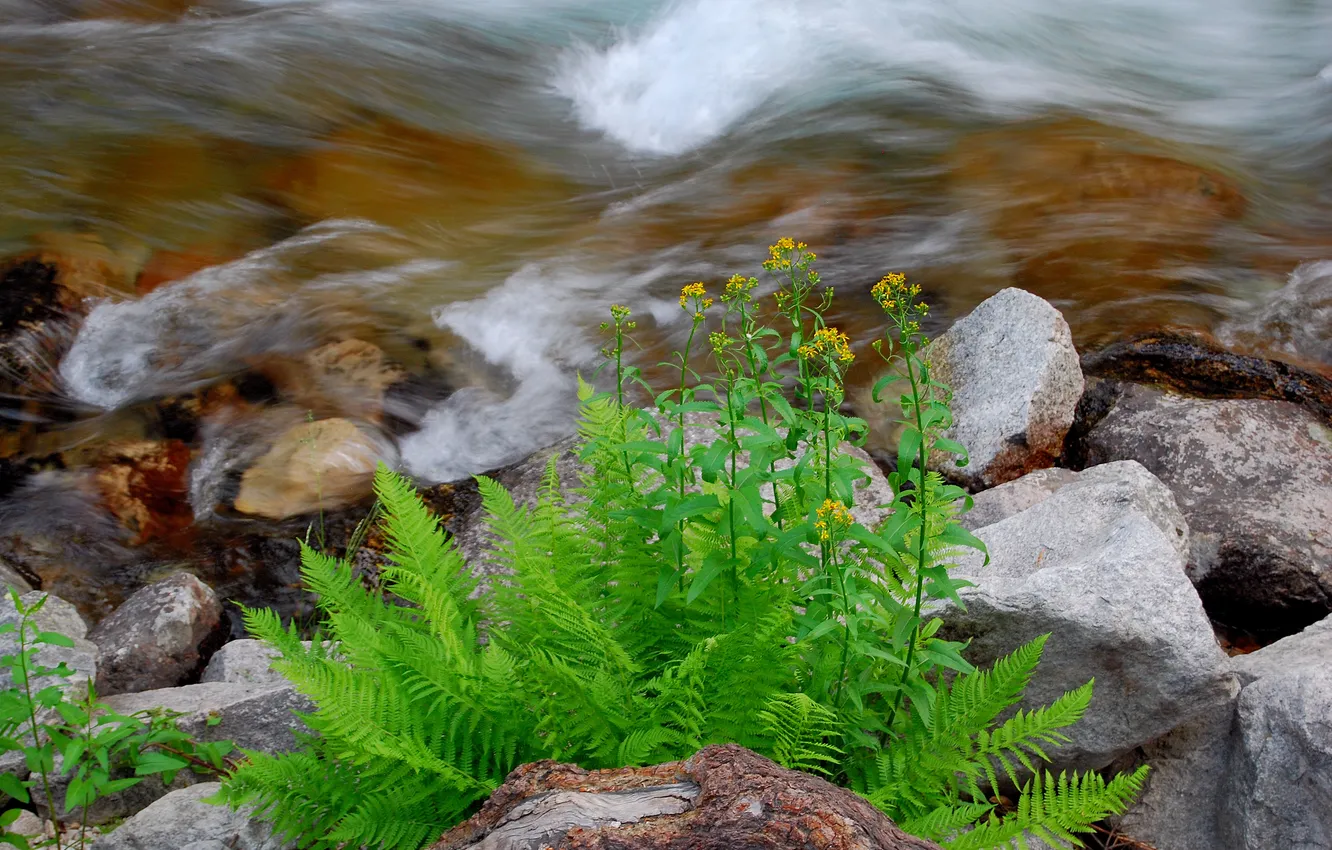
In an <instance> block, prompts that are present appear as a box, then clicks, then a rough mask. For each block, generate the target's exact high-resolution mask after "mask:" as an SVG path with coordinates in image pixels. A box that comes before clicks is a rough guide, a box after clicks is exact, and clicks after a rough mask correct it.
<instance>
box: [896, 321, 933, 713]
mask: <svg viewBox="0 0 1332 850" xmlns="http://www.w3.org/2000/svg"><path fill="white" fill-rule="evenodd" d="M904 347H905V348H906V349H907V354H906V358H905V359H906V367H907V378H908V380H910V381H911V399H912V409H913V411H914V413H915V419H916V430H917V431H919V432H920V455H919V460H918V462H917V465H918V466H919V472H920V477H919V479H918V484H917V490H916V510H917V511H918V512H919V513H920V540H919V543H918V545H917V547H916V604H915V607H914V609H913V614H912V616H913V617H914V619H915V621H916V624H915V625H914V626H913V627H912V629H911V643H910V645H909V646H908V647H907V657H906V666H905V667H903V668H902V679H901V682H902V684H904V685H905V684H906V680H907V676H908V675H910V673H911V662H912V661H913V660H914V659H915V655H916V642H917V641H918V640H919V638H920V608H921V604H922V602H923V601H924V596H925V578H924V574H925V544H926V542H927V541H928V539H929V514H928V512H927V511H926V508H925V463H926V461H927V460H928V457H929V441H928V440H927V439H926V438H925V427H924V424H925V420H924V418H923V417H922V416H921V412H920V408H921V398H920V387H919V384H918V383H917V381H916V370H915V367H914V365H913V364H914V362H915V352H914V351H912V350H911V348H910V346H909V344H904ZM901 701H902V691H901V690H899V691H898V692H897V695H896V696H895V697H894V698H893V712H892V713H893V714H896V713H897V708H898V706H899V705H900V704H901Z"/></svg>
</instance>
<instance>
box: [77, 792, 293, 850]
mask: <svg viewBox="0 0 1332 850" xmlns="http://www.w3.org/2000/svg"><path fill="white" fill-rule="evenodd" d="M219 787H220V786H219V785H218V783H216V782H203V783H200V784H198V785H194V786H191V787H189V788H183V789H181V790H179V791H173V792H171V793H170V794H167V795H166V796H165V797H163V798H161V799H160V800H158V801H157V802H155V803H153V804H152V805H151V806H149V807H148V808H146V809H144V810H143V811H141V812H139V813H138V814H136V815H135V816H134V817H132V818H130V819H129V820H127V821H125V822H124V823H123V824H121V825H120V826H119V827H117V828H116V829H115V830H114V831H113V832H110V833H107V834H106V835H103V836H102V837H101V838H99V839H97V841H96V843H94V844H93V845H92V847H93V850H283V848H287V847H291V846H293V845H291V844H289V843H286V842H282V841H279V840H278V839H276V838H274V837H273V834H272V830H271V829H270V827H269V825H268V824H266V823H263V822H260V821H256V820H254V819H252V818H251V817H250V815H249V813H248V811H247V810H245V809H242V810H240V811H232V810H231V809H229V808H227V807H226V806H215V805H212V804H210V803H205V802H203V801H204V798H206V797H210V796H212V795H213V794H216V793H217V791H218V788H219Z"/></svg>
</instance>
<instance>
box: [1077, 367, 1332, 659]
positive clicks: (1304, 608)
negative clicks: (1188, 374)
mask: <svg viewBox="0 0 1332 850" xmlns="http://www.w3.org/2000/svg"><path fill="white" fill-rule="evenodd" d="M1082 454H1083V459H1084V460H1085V462H1086V463H1087V464H1089V465H1094V464H1099V463H1107V462H1110V461H1115V460H1136V461H1138V462H1139V463H1141V464H1142V465H1143V466H1145V467H1146V468H1147V469H1149V470H1151V471H1152V472H1153V473H1154V474H1155V475H1157V476H1158V477H1159V478H1160V479H1161V480H1162V481H1164V482H1165V483H1166V484H1167V485H1168V486H1169V487H1170V489H1171V490H1172V491H1173V492H1174V494H1175V497H1176V498H1177V499H1178V500H1179V504H1180V507H1181V509H1182V510H1183V511H1184V515H1185V516H1186V517H1187V518H1188V522H1189V527H1190V528H1191V530H1192V548H1191V552H1190V557H1189V576H1190V578H1191V579H1192V580H1193V582H1194V584H1195V585H1196V586H1197V587H1198V592H1199V594H1200V595H1201V596H1202V598H1203V601H1204V603H1205V604H1206V606H1207V610H1208V612H1209V614H1210V615H1211V616H1212V617H1213V618H1214V619H1215V620H1217V621H1219V622H1221V623H1223V624H1227V625H1229V626H1232V627H1241V628H1245V629H1248V630H1251V631H1257V632H1275V633H1276V636H1277V637H1280V636H1281V635H1284V634H1290V633H1291V632H1292V631H1294V630H1298V629H1300V628H1302V627H1303V626H1305V625H1308V624H1309V623H1311V622H1314V621H1315V620H1318V619H1320V618H1322V617H1323V616H1326V614H1327V613H1328V612H1329V611H1332V537H1329V529H1332V429H1329V427H1328V426H1327V425H1326V424H1324V422H1323V421H1322V420H1320V419H1319V418H1318V417H1317V416H1314V415H1313V414H1312V413H1310V412H1309V411H1308V410H1306V409H1304V408H1302V407H1299V406H1297V405H1295V404H1291V403H1288V402H1280V401H1257V400H1207V399H1195V398H1185V397H1183V396H1178V395H1172V394H1168V393H1164V392H1160V391H1157V390H1154V389H1151V388H1148V387H1144V386H1139V385H1126V386H1123V387H1122V388H1120V390H1119V395H1118V398H1117V399H1116V400H1114V402H1113V404H1112V405H1111V406H1110V407H1109V409H1108V411H1107V412H1106V413H1105V414H1104V416H1103V417H1102V418H1101V419H1100V421H1099V422H1097V423H1096V424H1095V425H1094V426H1093V427H1092V428H1090V430H1089V432H1088V434H1087V436H1086V438H1085V440H1084V441H1083V450H1082Z"/></svg>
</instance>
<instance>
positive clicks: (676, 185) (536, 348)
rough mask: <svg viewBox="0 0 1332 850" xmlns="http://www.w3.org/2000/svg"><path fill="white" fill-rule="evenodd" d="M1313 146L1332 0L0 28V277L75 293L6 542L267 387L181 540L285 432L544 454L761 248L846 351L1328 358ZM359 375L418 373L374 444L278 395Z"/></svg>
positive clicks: (985, 3) (219, 432)
mask: <svg viewBox="0 0 1332 850" xmlns="http://www.w3.org/2000/svg"><path fill="white" fill-rule="evenodd" d="M1330 142H1332V0H675V2H662V0H294V2H281V0H261V1H260V2H254V0H203V2H200V3H196V4H190V3H187V2H183V0H0V257H5V256H11V257H21V256H24V255H25V252H26V253H31V252H34V251H36V252H40V253H42V254H43V256H58V257H61V258H65V259H66V260H69V261H71V262H73V263H75V264H76V266H77V268H79V269H83V270H84V271H88V272H89V273H90V274H91V273H95V274H96V275H97V277H98V279H97V281H96V283H97V284H98V286H99V287H100V288H99V289H98V290H97V295H98V298H97V299H96V300H94V301H92V302H88V303H87V304H86V305H85V308H86V312H87V315H86V318H81V319H80V320H79V321H78V322H76V323H73V324H71V325H69V326H68V327H66V328H65V330H64V331H62V333H63V334H64V336H62V337H61V338H60V340H59V341H58V344H55V343H50V342H49V340H48V342H47V343H44V345H45V347H44V348H43V347H42V346H38V349H39V351H38V358H37V359H38V360H41V352H47V353H48V356H47V358H46V360H41V362H40V363H39V367H40V368H37V369H35V370H31V371H30V372H29V373H25V375H26V377H25V381H26V382H27V383H26V384H24V385H22V386H20V387H19V388H18V390H17V392H16V395H18V396H22V397H23V398H22V399H21V401H22V403H21V404H20V403H19V400H11V402H12V403H10V404H8V405H7V406H6V408H5V409H6V410H8V411H9V412H10V417H11V420H12V421H11V422H10V424H9V427H8V431H7V432H6V433H7V437H6V439H7V441H8V442H7V443H6V451H7V452H8V453H9V454H10V455H11V456H12V457H16V458H49V457H60V458H61V460H60V461H59V462H58V463H57V464H55V465H56V466H57V467H58V468H57V469H54V470H53V469H47V468H41V465H40V464H37V465H36V468H40V471H39V472H38V473H36V474H33V475H29V477H27V478H25V479H24V480H23V482H22V483H21V484H18V485H15V486H14V487H12V488H11V489H12V492H11V493H10V494H9V496H8V497H7V499H6V501H5V502H3V503H0V526H3V527H0V534H3V535H9V536H19V537H22V536H25V535H26V536H28V537H32V536H34V535H37V534H38V532H44V533H47V534H48V535H54V536H58V537H59V536H64V537H67V538H68V537H73V538H80V539H82V538H97V533H95V532H94V531H92V530H90V529H93V528H94V526H96V525H97V523H99V522H102V521H103V520H104V519H105V516H104V514H105V511H103V510H101V509H100V508H99V507H98V506H90V505H89V504H88V503H87V501H88V500H87V499H85V498H83V497H82V496H79V495H77V493H73V491H76V490H78V487H76V486H74V485H72V484H70V481H71V480H72V479H73V478H75V477H77V475H78V474H79V470H80V464H81V463H82V461H80V459H79V458H81V457H89V458H91V457H99V456H100V455H98V453H97V450H96V447H97V446H99V445H103V444H105V443H106V442H107V441H108V440H113V439H120V440H123V439H142V438H144V437H145V434H147V431H151V430H152V429H151V428H147V429H146V426H145V425H144V422H145V421H147V419H149V418H151V417H149V416H148V415H147V414H146V413H145V412H144V411H146V410H149V409H150V408H151V409H154V410H157V413H156V414H154V415H157V416H159V418H160V413H161V411H160V406H161V402H162V400H163V399H169V398H177V397H180V396H182V395H184V394H190V393H194V394H195V395H196V396H198V395H199V394H200V393H202V392H205V391H206V389H207V388H208V387H210V386H215V385H217V384H218V383H219V382H221V381H224V380H229V379H234V378H235V377H236V376H238V375H246V374H250V373H253V372H255V371H256V370H259V371H261V372H263V373H264V374H265V375H266V376H267V377H265V378H264V380H265V381H266V382H267V383H266V384H265V386H264V387H261V388H260V390H259V391H257V395H258V396H259V397H263V399H264V400H265V404H264V405H261V407H262V408H263V409H262V410H259V412H255V413H254V414H253V415H252V416H250V417H249V420H246V414H245V413H244V411H243V410H242V411H241V412H240V413H237V412H236V411H237V410H241V409H242V408H244V404H241V403H239V402H238V403H237V404H236V405H233V408H234V409H232V410H231V412H230V413H229V414H228V415H227V416H223V417H220V418H219V417H214V420H215V421H210V420H209V419H208V416H206V415H205V416H204V422H203V425H202V426H201V429H200V430H199V431H198V433H193V432H192V433H191V436H190V438H189V440H188V441H187V442H188V447H187V454H186V455H185V456H184V458H183V459H182V458H177V460H178V461H180V463H181V464H182V465H188V466H189V486H188V494H187V498H186V496H184V495H182V497H181V501H182V502H184V501H188V505H185V506H184V507H182V506H181V505H176V506H175V508H176V509H178V511H177V512H178V513H180V512H181V511H183V515H184V516H185V520H184V521H183V524H190V523H192V522H194V521H195V520H197V521H200V522H202V521H204V520H205V519H208V518H210V517H212V515H213V513H214V508H215V504H214V502H215V499H213V496H214V494H215V492H216V490H217V487H219V486H221V485H220V484H219V483H218V480H219V478H220V477H221V478H224V477H225V476H224V475H222V474H221V473H218V474H217V475H213V474H212V472H211V471H213V470H222V471H223V472H225V471H226V470H227V469H230V468H232V466H234V465H235V464H234V461H235V459H236V457H237V456H239V455H242V454H244V444H245V441H246V439H248V437H247V436H246V435H249V434H252V433H253V434H258V435H260V436H262V435H263V434H264V428H266V427H267V428H269V429H270V430H272V429H275V428H277V429H280V428H283V427H290V426H291V423H292V421H293V418H295V419H299V418H300V417H301V416H306V417H314V418H322V417H328V416H335V415H338V416H347V417H351V418H354V419H356V418H357V417H358V416H359V419H357V421H358V422H361V424H362V425H364V426H365V427H367V428H379V429H380V430H381V431H382V432H383V433H382V435H381V437H382V440H381V442H379V443H378V444H377V445H379V446H380V447H381V449H382V451H383V453H384V454H385V455H386V456H391V457H392V458H394V459H396V460H397V461H398V462H399V463H400V464H401V465H402V467H403V468H405V469H406V470H408V471H409V472H411V473H412V474H414V475H415V476H417V477H418V478H419V479H421V480H423V481H431V482H435V481H448V480H453V479H457V478H459V477H462V476H465V475H468V474H470V473H473V472H476V471H480V470H484V469H487V468H491V467H493V466H495V465H498V464H502V463H505V462H508V461H511V460H513V459H516V458H517V457H520V456H522V454H523V453H524V452H526V451H528V450H530V449H531V448H533V447H535V446H538V445H541V444H543V443H546V442H549V441H550V440H551V439H553V438H555V437H557V436H560V435H562V434H563V433H566V432H567V431H568V429H569V427H570V422H571V409H572V402H573V382H574V375H575V374H576V373H577V372H578V371H579V370H582V371H584V372H586V371H588V370H590V369H591V368H594V367H595V365H596V363H597V361H598V356H599V355H598V349H599V348H600V346H601V344H602V342H603V341H602V340H601V339H600V338H599V337H598V333H597V325H598V323H599V322H601V321H602V320H603V319H604V318H605V317H606V315H607V308H608V306H609V305H610V304H611V303H624V304H627V305H629V306H630V307H631V308H632V309H633V310H634V311H635V313H636V316H637V318H639V319H640V330H641V341H642V346H643V347H642V348H641V349H636V350H635V355H634V356H636V357H637V358H638V359H639V360H640V361H641V362H643V363H644V364H645V365H648V364H651V363H653V362H655V361H656V360H657V359H659V358H660V357H661V356H662V353H663V352H664V351H666V350H669V349H670V348H671V347H672V346H675V345H679V344H680V342H681V341H682V335H683V334H684V333H685V332H686V331H687V327H688V325H687V322H686V321H685V320H684V317H683V315H682V314H681V313H680V311H679V310H678V306H677V304H676V301H675V298H676V295H677V294H678V291H679V288H680V286H681V285H682V284H684V283H688V282H690V281H692V280H696V279H697V280H703V281H711V282H714V285H719V284H720V281H721V280H724V279H725V277H727V276H729V275H730V274H731V273H732V272H735V271H745V272H750V271H753V272H755V273H757V268H758V263H759V260H760V259H761V258H762V256H763V253H764V246H766V245H767V244H768V243H769V242H771V241H772V240H773V239H775V238H776V237H778V236H783V235H791V236H795V237H797V238H800V239H803V240H805V241H807V242H809V243H810V244H811V246H812V247H813V248H814V249H816V250H817V251H818V252H819V254H820V259H821V269H822V271H823V274H824V278H825V279H826V280H828V281H829V282H831V283H833V284H834V285H835V286H836V287H837V289H838V295H839V298H838V302H837V306H836V307H835V308H834V321H835V322H837V323H838V324H840V325H842V326H844V327H846V328H847V329H849V330H851V331H852V335H853V337H854V338H855V339H857V341H858V342H859V343H860V344H861V351H862V352H864V353H865V354H867V355H868V354H869V352H868V351H867V350H866V348H865V346H866V344H867V343H868V341H869V340H870V339H871V338H872V336H873V334H874V333H876V332H877V331H878V330H879V324H878V321H877V319H876V317H875V311H874V310H873V309H872V306H873V305H872V302H870V300H869V298H868V296H867V290H868V287H869V286H870V284H872V283H873V282H874V281H875V280H877V279H878V278H879V277H880V276H881V275H882V274H883V273H884V272H886V271H889V270H900V271H904V272H907V273H908V274H909V275H910V276H912V278H913V279H914V280H915V281H916V282H919V283H920V284H921V285H922V286H923V287H924V289H925V293H926V296H927V297H928V298H929V299H930V300H931V301H932V302H933V304H934V305H935V315H936V316H937V321H938V322H939V323H940V324H941V325H942V324H944V323H946V322H948V321H950V320H951V319H954V318H956V317H958V316H960V315H962V314H964V313H965V312H966V311H968V310H969V309H971V308H972V307H973V306H975V304H977V303H978V302H979V301H981V300H982V299H983V298H985V297H987V296H988V295H990V294H992V293H993V292H995V291H997V290H999V289H1001V288H1003V287H1005V286H1010V285H1017V286H1022V287H1024V288H1027V289H1029V290H1031V291H1034V292H1036V293H1038V294H1040V295H1042V296H1044V297H1045V298H1047V299H1049V300H1050V301H1052V302H1053V303H1055V304H1056V306H1058V307H1059V308H1060V309H1061V310H1063V311H1064V314H1065V315H1066V316H1067V318H1068V319H1069V322H1070V324H1071V325H1072V327H1073V330H1074V335H1075V338H1076V340H1077V342H1078V344H1079V345H1080V346H1081V347H1084V348H1087V347H1095V346H1098V345H1101V344H1104V343H1106V342H1109V341H1113V340H1116V339H1121V338H1123V337H1125V336H1127V335H1130V334H1132V333H1135V332H1138V331H1142V330H1148V329H1155V328H1160V327H1163V326H1168V325H1175V326H1185V327H1191V328H1197V329H1202V330H1206V331H1209V332H1211V333H1214V334H1216V335H1218V336H1219V337H1220V338H1221V339H1223V340H1224V341H1225V342H1226V343H1227V344H1229V345H1232V346H1235V347H1238V348H1243V349H1247V350H1259V351H1264V352H1266V353H1268V354H1275V355H1277V356H1282V357H1289V358H1294V359H1297V360H1300V361H1302V362H1306V363H1318V362H1320V361H1321V362H1322V363H1324V364H1326V363H1327V362H1329V361H1332V342H1330V341H1329V338H1330V337H1332V282H1330V281H1332V262H1329V261H1332V216H1330V215H1329V212H1330V211H1332V143H1330ZM89 270H91V271H89ZM347 340H360V341H369V342H371V343H373V344H374V345H376V346H378V347H379V348H380V349H382V350H383V351H384V352H385V353H386V355H387V356H388V357H389V358H392V359H394V360H396V361H398V362H399V363H402V364H405V369H406V371H407V372H410V373H413V374H415V375H417V376H418V377H419V378H421V379H420V380H419V381H418V383H417V384H415V385H414V386H415V387H416V390H415V393H416V394H415V397H413V398H412V399H410V401H411V402H412V403H411V404H410V405H408V406H409V407H410V408H411V414H410V415H406V414H404V416H405V419H404V420H403V421H400V422H398V423H397V424H396V425H395V426H394V427H389V426H388V425H386V424H384V419H383V417H382V416H378V418H377V415H372V414H371V413H367V412H366V411H364V410H356V409H352V408H355V404H354V403H353V402H354V400H352V399H348V398H341V397H337V394H336V393H335V394H332V396H333V397H330V394H329V393H324V394H323V395H322V396H321V395H320V394H319V393H318V392H316V391H314V390H311V389H310V388H309V387H301V379H300V377H299V376H297V377H292V376H291V374H290V373H291V371H292V369H293V368H295V367H292V366H291V364H292V363H301V362H306V361H301V359H300V358H301V357H302V356H304V355H305V354H307V353H308V352H310V351H312V350H315V349H318V348H319V347H320V346H324V345H327V344H329V343H331V342H337V341H342V342H344V343H345V342H346V341H347ZM29 354H31V352H29ZM861 359H862V361H867V360H868V357H864V358H861ZM275 364H277V365H275ZM283 364H286V365H285V366H284V365H283ZM866 368H868V367H866ZM284 369H285V370H286V371H284ZM297 371H299V370H297ZM274 374H277V375H278V376H279V377H277V378H275V377H273V376H274ZM867 374H868V372H866V373H865V375H857V376H855V377H856V380H864V378H865V376H866V375H867ZM282 375H286V376H287V378H286V379H285V380H286V381H287V382H286V383H284V379H283V378H282V377H281V376H282ZM422 376H424V377H422ZM432 376H433V377H432ZM441 376H442V377H441ZM432 381H433V382H434V383H433V384H432ZM440 385H446V386H443V387H441V386H440ZM274 387H276V389H274ZM243 390H244V388H242V392H241V393H240V395H241V396H242V397H245V396H246V393H245V392H244V391H243ZM275 394H276V396H277V398H278V403H276V404H274V403H272V401H273V398H272V397H273V396H274V395H275ZM312 399H313V400H312ZM34 400H35V401H34ZM155 405H156V407H154V406H155ZM246 409H248V408H246ZM275 409H276V410H279V411H283V412H282V413H280V414H279V413H274V410H275ZM265 417H267V419H265ZM265 422H268V423H269V424H268V425H265V424H264V423H265ZM273 423H277V424H273ZM247 428H251V429H254V430H252V431H247V430H246V429H247ZM10 432H12V433H10ZM148 436H153V435H151V434H148ZM157 436H160V435H157ZM270 436H271V435H270ZM255 439H256V440H258V439H259V437H255ZM80 452H83V454H80ZM88 462H89V463H92V461H88ZM29 466H33V465H32V464H29ZM29 472H31V470H29ZM25 474H26V473H25ZM62 476H63V477H62ZM79 492H82V491H79ZM72 493H73V495H72ZM60 522H64V523H65V525H64V526H61V525H59V523H60ZM53 524H55V526H56V527H57V528H64V529H66V530H65V531H61V532H58V533H56V532H52V531H51V527H52V525H53ZM107 534H108V535H109V536H110V537H115V535H114V534H111V533H110V532H108V533H107ZM121 537H122V538H123V534H122V535H121ZM98 539H100V538H98ZM116 539H117V540H120V539H121V538H116ZM121 542H123V540H121ZM52 545H54V544H52ZM62 545H63V544H62ZM117 545H119V544H117ZM56 549H59V550H60V551H61V552H67V549H64V548H61V547H60V546H56ZM81 551H82V553H83V554H81V555H80V556H79V557H81V558H84V560H85V561H91V562H96V561H97V559H98V558H111V560H115V559H116V558H117V557H118V558H121V560H125V557H126V556H121V555H117V556H115V557H112V556H110V555H107V554H106V552H107V551H110V550H99V549H96V547H92V548H89V549H86V550H81ZM116 551H120V550H119V549H117V550H116ZM90 552H91V553H92V554H88V553H90ZM78 569H79V570H82V571H84V572H88V571H93V572H95V571H96V569H97V567H96V565H95V563H94V564H92V565H90V564H83V565H81V566H79V567H78Z"/></svg>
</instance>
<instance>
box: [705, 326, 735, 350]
mask: <svg viewBox="0 0 1332 850" xmlns="http://www.w3.org/2000/svg"><path fill="white" fill-rule="evenodd" d="M708 342H710V343H712V350H713V351H715V352H716V353H718V354H721V353H722V352H724V351H726V350H727V349H728V348H730V347H731V346H732V345H733V344H734V343H735V340H733V339H731V338H730V337H729V336H727V335H726V334H724V333H721V332H719V331H713V332H712V333H710V334H708Z"/></svg>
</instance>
